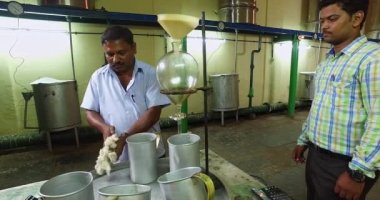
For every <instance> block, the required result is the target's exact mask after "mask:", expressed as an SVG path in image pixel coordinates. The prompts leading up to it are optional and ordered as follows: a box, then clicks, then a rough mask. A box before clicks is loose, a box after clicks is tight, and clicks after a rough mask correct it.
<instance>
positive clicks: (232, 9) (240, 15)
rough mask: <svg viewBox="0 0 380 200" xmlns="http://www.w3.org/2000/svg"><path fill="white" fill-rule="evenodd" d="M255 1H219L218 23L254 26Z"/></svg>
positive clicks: (256, 9)
mask: <svg viewBox="0 0 380 200" xmlns="http://www.w3.org/2000/svg"><path fill="white" fill-rule="evenodd" d="M257 11H258V8H257V7H256V0H219V10H218V16H219V20H220V21H224V22H234V23H250V24H256V13H257Z"/></svg>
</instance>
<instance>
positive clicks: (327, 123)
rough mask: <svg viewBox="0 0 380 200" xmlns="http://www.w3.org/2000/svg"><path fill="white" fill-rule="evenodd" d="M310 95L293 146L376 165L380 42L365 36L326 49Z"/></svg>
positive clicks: (361, 166) (354, 164) (379, 159)
mask: <svg viewBox="0 0 380 200" xmlns="http://www.w3.org/2000/svg"><path fill="white" fill-rule="evenodd" d="M314 80H315V93H314V100H313V104H312V106H311V109H310V112H309V116H308V118H307V120H306V122H305V123H304V125H303V128H302V134H301V135H300V137H299V138H298V141H297V144H299V145H306V144H307V143H308V142H312V143H314V144H315V145H317V146H319V147H321V148H324V149H327V150H329V151H332V152H335V153H339V154H343V155H347V156H352V160H351V162H350V163H349V167H350V168H351V169H353V170H360V171H363V172H364V173H365V174H366V176H368V177H371V178H374V177H375V171H376V170H379V169H380V45H379V44H376V43H374V42H369V41H368V40H367V38H366V37H365V36H361V37H359V38H356V39H355V40H354V41H353V42H352V43H351V44H350V45H348V46H347V47H345V48H344V49H343V50H342V51H341V52H339V53H337V54H335V52H334V50H333V49H331V50H330V52H329V53H328V54H327V59H326V60H325V61H323V62H322V63H321V64H320V65H319V66H318V67H317V70H316V74H315V79H314Z"/></svg>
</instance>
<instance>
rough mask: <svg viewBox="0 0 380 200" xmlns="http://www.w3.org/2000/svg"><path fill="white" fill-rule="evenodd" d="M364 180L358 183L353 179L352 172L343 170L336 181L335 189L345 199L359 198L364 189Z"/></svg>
mask: <svg viewBox="0 0 380 200" xmlns="http://www.w3.org/2000/svg"><path fill="white" fill-rule="evenodd" d="M364 184H365V183H364V182H363V183H358V182H356V181H354V180H352V179H351V177H350V174H349V173H348V172H347V171H345V172H343V173H342V174H341V175H340V176H339V178H338V180H337V181H336V183H335V188H334V191H335V192H336V193H337V194H338V195H339V196H340V197H341V198H343V199H347V200H359V199H360V195H361V194H362V192H363V189H364Z"/></svg>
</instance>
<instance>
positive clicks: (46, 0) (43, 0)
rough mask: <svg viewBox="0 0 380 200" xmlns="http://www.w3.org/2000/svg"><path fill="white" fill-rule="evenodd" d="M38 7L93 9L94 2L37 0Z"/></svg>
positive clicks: (92, 0) (86, 0)
mask: <svg viewBox="0 0 380 200" xmlns="http://www.w3.org/2000/svg"><path fill="white" fill-rule="evenodd" d="M38 4H39V5H46V6H71V7H77V8H84V9H95V0H38Z"/></svg>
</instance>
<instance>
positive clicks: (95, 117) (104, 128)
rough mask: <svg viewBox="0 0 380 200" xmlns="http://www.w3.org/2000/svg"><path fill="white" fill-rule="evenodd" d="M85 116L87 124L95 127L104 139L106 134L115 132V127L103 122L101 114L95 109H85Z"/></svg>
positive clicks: (109, 134)
mask: <svg viewBox="0 0 380 200" xmlns="http://www.w3.org/2000/svg"><path fill="white" fill-rule="evenodd" d="M86 118H87V121H88V124H89V125H90V126H91V127H94V128H96V129H97V130H98V131H100V132H101V133H102V135H103V139H104V140H105V139H106V138H107V137H108V136H111V135H112V134H114V132H115V128H114V127H113V126H111V125H108V124H106V123H105V122H104V120H103V118H102V116H100V114H99V113H98V112H96V111H92V110H86Z"/></svg>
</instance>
